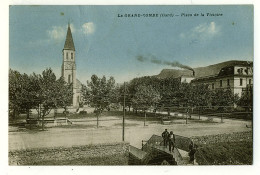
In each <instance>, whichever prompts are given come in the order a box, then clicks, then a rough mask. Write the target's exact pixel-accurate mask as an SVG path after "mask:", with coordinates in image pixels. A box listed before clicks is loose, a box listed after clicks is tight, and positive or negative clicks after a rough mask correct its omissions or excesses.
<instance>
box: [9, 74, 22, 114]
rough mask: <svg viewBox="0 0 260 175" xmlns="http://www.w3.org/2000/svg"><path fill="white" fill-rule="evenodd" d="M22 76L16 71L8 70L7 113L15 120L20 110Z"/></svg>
mask: <svg viewBox="0 0 260 175" xmlns="http://www.w3.org/2000/svg"><path fill="white" fill-rule="evenodd" d="M22 82H23V80H22V75H21V74H20V73H19V72H18V71H14V70H12V69H10V70H9V113H10V114H11V116H12V118H13V119H14V118H16V116H18V115H19V114H20V112H21V109H22V100H21V96H22V95H21V93H22Z"/></svg>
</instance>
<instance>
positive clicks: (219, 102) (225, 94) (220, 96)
mask: <svg viewBox="0 0 260 175" xmlns="http://www.w3.org/2000/svg"><path fill="white" fill-rule="evenodd" d="M236 102H237V95H234V94H233V92H232V91H231V89H230V88H228V89H226V90H225V89H217V90H216V91H213V94H212V105H213V106H217V107H218V109H219V110H221V111H225V110H227V109H228V108H230V107H232V106H234V105H235V103H236Z"/></svg>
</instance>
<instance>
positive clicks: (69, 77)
mask: <svg viewBox="0 0 260 175" xmlns="http://www.w3.org/2000/svg"><path fill="white" fill-rule="evenodd" d="M70 79H71V76H70V75H69V76H68V83H69V84H70V81H71V80H70Z"/></svg>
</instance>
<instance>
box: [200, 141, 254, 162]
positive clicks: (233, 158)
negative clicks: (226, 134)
mask: <svg viewBox="0 0 260 175" xmlns="http://www.w3.org/2000/svg"><path fill="white" fill-rule="evenodd" d="M196 161H197V162H198V164H199V165H252V163H253V142H248V141H241V142H225V143H216V144H207V145H200V146H199V148H198V150H197V152H196Z"/></svg>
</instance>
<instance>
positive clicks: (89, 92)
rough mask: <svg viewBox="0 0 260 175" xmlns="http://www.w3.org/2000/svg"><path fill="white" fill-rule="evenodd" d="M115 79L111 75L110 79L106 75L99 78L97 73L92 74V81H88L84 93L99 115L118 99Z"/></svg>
mask: <svg viewBox="0 0 260 175" xmlns="http://www.w3.org/2000/svg"><path fill="white" fill-rule="evenodd" d="M115 87H116V86H115V79H114V78H113V77H110V78H109V79H108V80H107V79H106V77H105V76H103V77H102V78H99V77H98V76H96V75H92V76H91V81H88V82H87V87H86V89H85V92H84V95H85V97H84V98H85V99H87V101H88V103H89V104H90V105H91V106H92V107H94V108H95V112H96V114H97V127H98V117H99V116H100V115H101V113H102V112H103V111H104V110H105V109H108V110H109V109H110V108H109V105H110V104H112V103H114V102H116V101H117V98H118V97H117V96H118V94H117V92H116V88H115Z"/></svg>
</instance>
